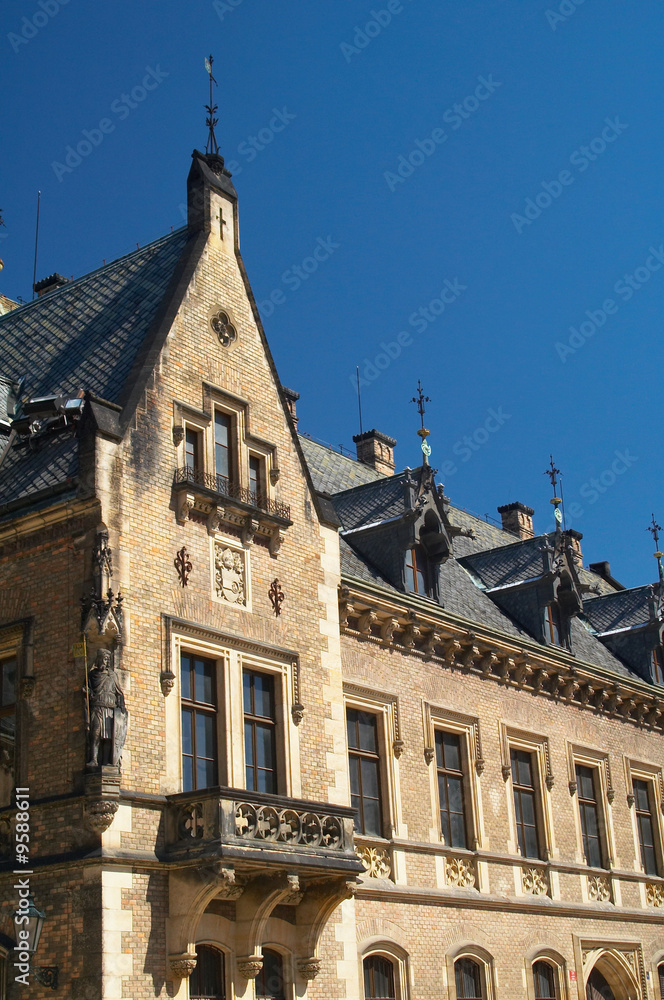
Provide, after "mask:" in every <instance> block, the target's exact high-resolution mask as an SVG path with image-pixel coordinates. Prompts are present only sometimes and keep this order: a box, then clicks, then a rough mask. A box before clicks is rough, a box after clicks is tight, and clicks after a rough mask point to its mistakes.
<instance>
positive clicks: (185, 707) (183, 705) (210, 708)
mask: <svg viewBox="0 0 664 1000" xmlns="http://www.w3.org/2000/svg"><path fill="white" fill-rule="evenodd" d="M186 656H187V657H190V659H191V660H192V661H195V660H196V659H199V660H201V661H202V662H204V663H205V662H207V663H208V664H210V665H211V667H212V670H211V677H212V699H213V700H212V701H211V702H202V701H198V700H197V699H196V690H195V683H194V685H193V687H194V692H193V693H194V697H193V698H185V697H184V696H183V694H182V661H183V658H184V657H186ZM191 675H192V666H190V667H189V676H190V681H191ZM194 676H195V674H194ZM190 691H191V688H190ZM180 710H181V716H182V720H183V721H182V723H181V727H182V728H181V732H183V731H184V714H185V712H186V711H188V712H189V713H190V714H191V716H192V718H193V720H194V721H193V724H192V728H191V743H192V753H191V754H185V753H184V748H183V746H181V758H182V764H181V770H182V785H183V790H185V789H184V758H185V756H191V758H192V780H193V787H192V788H190V789H186V791H192V792H193V791H202V790H203V788H215V787H216V786H217V785H220V784H225V782H223V781H220V780H219V779H220V774H219V770H220V753H219V714H220V713H219V694H218V662H217V660H216V659H214V658H211V657H204V656H202V655H201V654H196V653H193V654H192V653H190V652H188V651H187V650H184V649H183V650H181V651H180ZM199 714H200V715H201V716H203V717H206V718H209V717H212V718H213V720H214V724H213V734H214V735H213V739H214V757H212V758H210V757H202V758H201V760H213V761H214V769H215V779H216V780H215V781H213V782H212V784H210V785H205V786H202V787H201V788H199V787H198V784H197V780H196V779H197V770H198V768H197V761H198V755H197V753H196V737H197V728H198V727H197V725H196V720H197V718H198V715H199Z"/></svg>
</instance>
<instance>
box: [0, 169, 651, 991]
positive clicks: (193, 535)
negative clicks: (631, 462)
mask: <svg viewBox="0 0 664 1000" xmlns="http://www.w3.org/2000/svg"><path fill="white" fill-rule="evenodd" d="M187 190H188V224H187V226H186V227H184V228H183V229H181V230H179V231H177V232H175V233H172V234H170V235H169V236H166V237H164V238H163V239H161V240H158V241H156V242H155V243H153V244H151V245H149V246H147V247H145V248H143V249H139V250H137V251H136V252H134V253H132V254H130V255H128V256H127V257H124V258H122V259H120V260H118V261H115V262H113V263H111V264H109V265H107V266H105V267H103V268H101V269H99V270H98V271H95V272H93V273H92V274H89V275H86V276H84V277H82V278H80V279H77V280H76V281H71V282H67V281H65V279H62V278H61V277H60V276H59V275H53V276H51V277H50V278H48V279H45V280H44V281H43V282H40V283H39V286H38V291H39V298H38V299H37V300H36V301H35V302H33V303H29V304H27V305H23V306H21V307H19V308H16V309H13V310H12V311H11V312H8V313H7V314H6V315H4V316H3V317H2V318H1V319H0V344H1V347H2V350H1V353H0V357H1V358H2V363H1V367H0V670H1V671H2V685H1V687H0V691H1V696H0V861H1V863H0V884H1V885H2V891H1V893H0V903H1V908H0V966H1V967H2V977H3V979H2V983H3V985H2V990H3V991H4V992H2V996H3V997H4V996H6V997H7V998H8V1000H14V998H16V997H18V996H21V995H24V994H22V993H21V990H24V989H25V986H23V985H22V984H21V982H16V976H17V975H19V974H20V969H19V966H20V964H21V958H20V955H21V952H20V950H19V951H16V950H14V946H15V945H16V944H17V937H16V934H17V931H16V928H15V926H14V922H13V915H14V912H15V911H16V910H17V907H18V906H19V890H18V889H17V888H16V886H17V885H20V884H23V882H21V883H18V882H17V879H23V881H25V880H27V882H28V883H29V888H30V892H31V893H32V899H33V901H34V904H35V906H36V907H37V908H38V909H39V910H41V911H42V912H43V913H44V914H45V920H44V927H43V933H42V936H41V939H40V942H39V945H38V948H37V950H36V952H35V953H34V955H33V956H32V959H31V962H30V970H29V972H28V978H29V981H30V987H29V989H30V996H35V997H38V996H43V997H46V996H52V995H53V992H52V989H51V987H52V985H53V979H54V970H55V968H56V967H57V991H60V993H61V995H63V996H66V997H68V998H69V997H71V998H72V1000H78V998H90V1000H98V998H104V1000H121V998H131V1000H142V998H149V997H178V998H185V997H190V998H192V1000H193V998H217V1000H218V998H222V997H223V998H226V1000H230V998H234V997H238V998H240V997H241V998H247V1000H249V998H251V1000H253V998H265V997H268V998H277V1000H279V998H283V1000H286V998H288V1000H294V998H295V997H304V996H307V997H309V998H315V1000H334V998H339V1000H342V998H348V1000H360V998H364V1000H371V998H394V1000H439V998H443V997H444V998H449V1000H462V998H466V1000H467V998H483V1000H497V998H501V1000H502V998H508V1000H511V998H517V997H518V998H521V997H523V998H529V1000H544V998H551V997H554V998H559V1000H563V998H564V1000H576V998H584V997H591V1000H596V998H605V1000H611V998H612V997H613V998H615V1000H627V998H630V1000H636V998H639V1000H654V998H656V1000H662V998H663V997H664V933H663V930H662V916H663V915H664V856H663V834H664V815H663V809H664V783H663V765H664V755H663V753H662V739H661V737H662V725H663V724H664V698H663V697H662V695H663V693H664V692H663V683H664V676H663V673H662V669H663V660H662V627H663V624H664V610H663V607H662V599H663V598H664V587H663V586H662V585H661V584H656V585H653V586H644V587H641V588H635V589H631V590H625V589H624V588H622V587H621V585H620V584H619V583H618V582H617V581H616V580H614V579H613V577H612V576H611V573H610V569H609V566H608V564H607V563H601V564H594V565H592V566H590V567H584V565H583V558H582V552H581V536H580V535H579V534H578V533H577V532H574V531H563V530H561V529H560V528H559V529H558V530H557V531H555V532H551V533H549V534H547V535H541V536H537V535H536V534H535V531H534V527H533V520H532V516H533V511H532V510H531V509H530V508H528V507H526V506H525V505H524V504H521V503H512V504H508V505H506V506H505V507H502V508H500V512H501V516H502V522H503V523H502V528H498V527H493V526H492V525H490V524H488V523H486V522H484V521H481V520H479V519H477V518H475V517H472V516H471V515H469V514H467V513H465V512H464V511H462V510H460V509H458V508H455V507H453V506H452V505H451V504H450V501H449V500H448V499H447V497H446V496H445V494H444V491H443V487H442V486H441V485H440V484H437V483H436V481H435V473H434V471H433V470H432V469H431V468H430V466H429V464H428V461H427V456H426V448H425V455H424V462H423V464H422V466H421V467H420V468H418V469H415V470H410V469H406V470H404V471H403V472H399V473H396V474H395V468H396V467H395V462H394V446H395V442H394V440H393V439H391V438H389V437H387V436H386V435H385V434H381V433H378V432H377V431H370V432H368V433H366V434H362V435H360V436H358V438H357V447H358V460H357V461H356V460H353V459H350V458H349V457H347V456H344V455H339V454H337V453H335V452H333V451H331V450H330V449H328V448H325V447H323V446H322V445H319V444H317V443H316V442H314V441H312V440H310V439H308V438H306V437H304V436H301V435H298V433H297V415H296V403H297V399H298V396H297V393H294V392H292V391H290V390H288V389H285V388H284V387H283V386H282V385H281V383H280V381H279V378H278V375H277V373H276V370H275V367H274V363H273V361H272V357H271V355H270V351H269V347H268V344H267V341H266V338H265V334H264V332H263V329H262V326H261V322H260V318H259V315H258V312H257V309H256V304H255V301H254V298H253V295H252V292H251V288H250V286H249V282H248V279H247V276H246V273H245V269H244V265H243V263H242V258H241V256H240V253H239V249H238V215H237V195H236V192H235V189H234V187H233V184H232V181H231V178H230V175H229V173H228V171H227V170H226V169H225V167H224V163H223V159H222V158H221V157H220V156H218V155H216V154H201V153H198V152H195V153H194V154H193V163H192V167H191V171H190V174H189V178H188V182H187ZM423 443H424V438H423ZM557 509H558V508H557V506H556V510H557ZM26 814H27V815H26ZM25 830H27V833H28V836H29V840H28V839H27V838H26V837H25V836H23V833H24V831H25ZM26 844H27V846H26ZM22 861H24V862H27V863H26V864H23V863H22ZM15 870H18V871H20V872H21V873H23V874H21V875H19V876H17V875H16V874H15ZM19 912H20V911H19ZM24 957H25V956H24ZM17 969H18V971H17ZM57 991H56V992H57Z"/></svg>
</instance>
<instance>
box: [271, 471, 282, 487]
mask: <svg viewBox="0 0 664 1000" xmlns="http://www.w3.org/2000/svg"><path fill="white" fill-rule="evenodd" d="M280 476H281V470H280V469H270V482H271V484H272V485H273V486H276V485H277V483H278V482H279V478H280Z"/></svg>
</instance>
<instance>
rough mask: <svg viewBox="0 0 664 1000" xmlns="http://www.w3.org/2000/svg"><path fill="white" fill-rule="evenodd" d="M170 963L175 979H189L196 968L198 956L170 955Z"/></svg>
mask: <svg viewBox="0 0 664 1000" xmlns="http://www.w3.org/2000/svg"><path fill="white" fill-rule="evenodd" d="M168 962H169V965H170V967H171V972H172V973H173V976H174V977H175V979H189V976H190V975H191V974H192V972H193V971H194V969H195V968H196V956H195V955H190V954H187V953H185V954H184V955H169V956H168Z"/></svg>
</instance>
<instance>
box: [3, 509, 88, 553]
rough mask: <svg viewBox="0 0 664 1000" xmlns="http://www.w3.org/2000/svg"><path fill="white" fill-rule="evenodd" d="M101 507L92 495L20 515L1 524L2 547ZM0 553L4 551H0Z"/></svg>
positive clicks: (83, 515)
mask: <svg viewBox="0 0 664 1000" xmlns="http://www.w3.org/2000/svg"><path fill="white" fill-rule="evenodd" d="M100 509H101V507H100V503H99V500H98V499H97V498H96V497H90V498H88V499H81V500H68V501H65V502H64V503H56V504H53V506H52V507H47V508H45V509H44V510H39V511H31V512H30V513H29V514H22V515H19V516H17V517H15V518H13V519H12V520H11V521H7V522H6V523H4V524H0V549H2V547H3V546H7V545H11V544H12V543H13V542H17V541H18V540H19V539H23V538H26V537H27V536H28V535H34V534H37V533H38V532H41V531H45V530H47V529H49V528H52V527H55V526H56V525H59V524H62V523H63V522H65V521H70V520H72V519H73V518H78V517H85V516H86V515H88V514H92V513H93V512H99V511H100ZM0 554H2V553H1V552H0Z"/></svg>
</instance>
